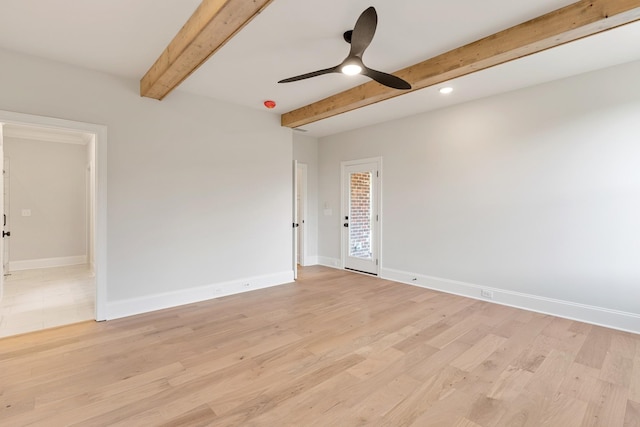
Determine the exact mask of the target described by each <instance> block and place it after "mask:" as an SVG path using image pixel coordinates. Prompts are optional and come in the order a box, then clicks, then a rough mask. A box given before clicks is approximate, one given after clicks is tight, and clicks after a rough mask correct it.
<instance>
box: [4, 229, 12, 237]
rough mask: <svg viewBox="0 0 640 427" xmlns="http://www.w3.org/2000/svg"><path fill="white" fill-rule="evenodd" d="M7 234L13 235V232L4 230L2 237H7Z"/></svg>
mask: <svg viewBox="0 0 640 427" xmlns="http://www.w3.org/2000/svg"><path fill="white" fill-rule="evenodd" d="M5 236H7V237H11V232H10V231H4V230H2V237H5Z"/></svg>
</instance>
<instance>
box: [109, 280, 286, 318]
mask: <svg viewBox="0 0 640 427" xmlns="http://www.w3.org/2000/svg"><path fill="white" fill-rule="evenodd" d="M291 282H293V271H284V272H281V273H275V274H268V275H264V276H255V277H247V278H244V279H238V280H233V281H229V282H221V283H216V284H213V285H205V286H199V287H197V288H190V289H184V290H180V291H173V292H164V293H161V294H155V295H148V296H144V297H140V298H131V299H126V300H121V301H113V302H108V303H107V319H108V320H111V319H119V318H121V317H127V316H133V315H136V314H141V313H148V312H151V311H156V310H163V309H166V308H171V307H177V306H180V305H184V304H192V303H195V302H200V301H206V300H210V299H214V298H220V297H223V296H227V295H234V294H239V293H243V292H249V291H254V290H256V289H263V288H269V287H272V286H278V285H284V284H286V283H291Z"/></svg>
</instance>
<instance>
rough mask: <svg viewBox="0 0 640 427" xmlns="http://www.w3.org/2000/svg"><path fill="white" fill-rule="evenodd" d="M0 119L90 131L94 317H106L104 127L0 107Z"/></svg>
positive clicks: (20, 123)
mask: <svg viewBox="0 0 640 427" xmlns="http://www.w3.org/2000/svg"><path fill="white" fill-rule="evenodd" d="M0 123H5V124H14V125H26V126H36V127H40V128H50V129H58V130H71V131H76V132H77V131H79V132H85V133H88V134H92V135H93V137H92V140H93V144H94V150H93V152H94V159H93V161H94V165H95V171H94V177H95V188H94V195H95V196H94V200H93V203H94V206H93V212H94V224H93V236H94V242H93V259H94V261H95V268H94V271H95V289H96V300H95V319H96V320H98V321H101V320H106V319H107V311H106V309H107V127H106V126H104V125H98V124H93V123H85V122H76V121H72V120H65V119H58V118H54V117H46V116H37V115H32V114H24V113H16V112H12V111H5V110H0Z"/></svg>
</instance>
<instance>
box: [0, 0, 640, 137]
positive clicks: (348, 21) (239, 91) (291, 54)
mask: <svg viewBox="0 0 640 427" xmlns="http://www.w3.org/2000/svg"><path fill="white" fill-rule="evenodd" d="M199 3H200V1H198V0H135V1H131V0H109V1H105V0H82V1H78V0H0V11H1V14H0V47H3V48H6V49H10V50H14V51H20V52H25V53H28V54H32V55H36V56H40V57H45V58H49V59H53V60H56V61H61V62H66V63H70V64H74V65H77V66H81V67H85V68H90V69H94V70H100V71H104V72H107V73H110V74H115V75H120V76H123V77H127V78H132V79H140V78H141V77H142V76H143V75H144V73H145V72H146V71H147V69H148V68H149V67H150V66H151V64H152V63H153V62H154V61H155V59H156V58H157V57H158V55H159V54H160V53H161V52H162V50H163V49H164V48H165V46H166V45H167V44H168V43H169V42H170V41H171V39H172V38H173V36H174V35H175V34H176V33H177V32H178V30H179V29H180V27H181V26H182V25H183V24H184V23H185V22H186V20H187V19H188V17H189V16H190V15H191V14H192V13H193V11H194V10H195V8H196V7H197V6H198V4H199ZM570 3H573V1H572V0H537V1H535V2H524V1H513V0H483V1H477V0H448V1H446V2H445V1H441V0H395V1H388V0H387V1H383V0H367V1H364V0H350V1H344V0H323V1H319V0H315V1H313V0H274V1H273V3H272V4H271V5H269V6H268V7H267V8H266V9H265V10H264V11H263V12H262V13H261V14H260V15H259V16H258V17H256V18H255V19H254V20H253V21H252V22H251V23H250V24H249V25H247V26H246V27H245V28H244V29H243V30H242V31H241V32H240V33H239V34H238V35H236V36H235V37H234V38H233V39H232V40H231V41H230V42H229V43H227V45H226V46H224V47H223V48H222V49H220V51H219V52H217V53H216V54H215V55H214V56H213V57H211V58H210V59H209V61H208V62H207V63H206V64H204V65H203V66H202V67H201V68H200V69H199V70H198V71H196V72H195V73H194V74H193V75H192V76H190V77H189V78H188V79H187V81H186V82H184V83H183V84H182V85H181V86H180V87H179V89H178V90H183V91H188V92H192V93H197V94H200V95H204V96H209V97H212V98H216V99H220V100H224V101H228V102H232V103H235V104H240V105H245V106H248V107H251V108H260V109H264V107H263V106H262V103H263V101H265V100H267V99H273V100H275V101H276V102H277V104H278V106H277V107H276V108H275V109H274V110H273V111H272V113H273V114H282V113H284V112H287V111H290V110H292V109H295V108H297V107H301V106H303V105H306V104H309V103H312V102H314V101H317V100H319V99H322V98H324V97H326V96H329V95H332V94H334V93H337V92H339V91H342V90H345V89H348V88H350V87H353V86H356V85H358V84H360V83H362V82H365V81H367V80H366V78H364V77H362V76H355V77H347V76H344V75H341V74H329V75H325V76H321V77H316V78H313V79H310V80H304V81H300V82H295V83H288V84H277V83H276V82H277V81H278V80H280V79H283V78H286V77H291V76H294V75H297V74H302V73H305V72H309V71H314V70H317V69H321V68H327V67H330V66H333V65H337V64H338V63H340V62H341V61H342V60H343V59H344V57H345V56H346V55H347V53H348V50H349V46H348V45H347V44H346V43H345V42H344V41H343V40H342V33H343V32H344V31H346V30H349V29H351V28H352V27H353V24H354V23H355V21H356V19H357V18H358V16H359V14H360V13H361V12H362V11H363V10H364V9H366V8H367V7H368V6H371V5H373V6H375V7H376V9H377V11H378V18H379V19H378V30H377V32H376V36H375V37H374V39H373V42H372V44H371V46H370V47H369V49H368V50H367V52H366V53H365V55H364V60H365V63H366V64H367V65H369V66H370V67H371V68H375V69H378V70H381V71H386V72H393V71H395V70H398V69H401V68H404V67H406V66H409V65H412V64H414V63H416V62H420V61H423V60H425V59H428V58H430V57H432V56H435V55H437V54H440V53H443V52H446V51H448V50H451V49H453V48H455V47H458V46H461V45H464V44H466V43H469V42H472V41H474V40H477V39H479V38H482V37H484V36H487V35H489V34H492V33H495V32H497V31H500V30H502V29H505V28H508V27H510V26H513V25H516V24H519V23H521V22H523V21H526V20H528V19H531V18H533V17H536V16H539V15H541V14H544V13H546V12H549V11H551V10H555V9H558V8H560V7H563V6H566V5H568V4H570ZM638 59H640V23H635V24H631V25H627V26H625V27H622V28H619V29H616V30H612V31H609V32H606V33H603V34H601V35H598V36H593V37H589V38H587V39H583V40H580V41H578V42H574V43H571V44H568V45H564V46H561V47H559V48H555V49H551V50H548V51H546V52H543V53H540V54H536V55H532V56H529V57H526V58H523V59H521V60H518V61H513V62H511V63H508V64H505V65H501V66H498V67H494V68H492V69H489V70H486V71H482V72H479V73H476V74H473V75H470V76H466V77H462V78H460V79H456V80H455V81H452V82H451V86H453V87H454V88H455V89H456V90H455V91H454V92H453V93H452V94H451V95H449V96H446V97H444V96H442V95H440V94H439V93H437V90H436V89H437V88H427V89H423V90H420V91H416V92H413V93H411V94H407V95H403V96H401V97H397V98H394V99H392V100H388V101H385V102H381V103H378V104H374V105H371V106H369V107H366V108H362V109H360V110H356V111H353V112H350V113H346V114H343V115H340V116H337V117H334V118H329V119H325V120H322V121H320V122H317V123H313V124H310V125H306V126H304V129H306V130H308V135H312V136H325V135H330V134H333V133H337V132H342V131H345V130H349V129H355V128H358V127H362V126H366V125H369V124H373V123H378V122H381V121H385V120H390V119H394V118H399V117H403V116H408V115H412V114H417V113H419V112H423V111H428V110H432V109H436V108H442V107H444V106H448V105H452V104H455V103H460V102H465V101H469V100H472V99H477V98H480V97H484V96H489V95H491V94H495V93H501V92H505V91H508V90H513V89H517V88H521V87H526V86H531V85H535V84H538V83H542V82H546V81H550V80H555V79H559V78H563V77H567V76H570V75H575V74H579V73H582V72H586V71H591V70H595V69H599V68H604V67H608V66H612V65H615V64H620V63H624V62H629V61H633V60H638ZM170 97H171V95H169V97H168V98H170ZM165 102H166V101H165Z"/></svg>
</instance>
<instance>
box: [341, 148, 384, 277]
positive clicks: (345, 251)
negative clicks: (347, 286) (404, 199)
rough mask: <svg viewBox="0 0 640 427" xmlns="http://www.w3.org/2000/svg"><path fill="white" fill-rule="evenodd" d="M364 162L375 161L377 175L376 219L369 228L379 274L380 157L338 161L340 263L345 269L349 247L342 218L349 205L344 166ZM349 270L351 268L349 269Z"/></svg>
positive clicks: (380, 218)
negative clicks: (372, 235) (372, 237)
mask: <svg viewBox="0 0 640 427" xmlns="http://www.w3.org/2000/svg"><path fill="white" fill-rule="evenodd" d="M365 163H376V165H377V170H378V175H377V177H376V179H377V185H375V186H374V187H375V192H374V197H375V198H376V204H375V206H376V208H375V209H376V211H377V212H374V214H375V215H377V221H374V222H373V225H372V227H371V230H372V231H373V232H374V236H375V238H374V239H373V245H372V249H373V250H374V257H375V259H376V260H377V263H376V272H375V275H377V276H380V268H381V267H382V177H383V173H382V157H370V158H366V159H358V160H347V161H342V162H340V263H341V267H342V269H346V260H347V254H348V253H349V248H347V247H346V245H345V242H346V236H347V233H348V231H349V229H348V228H346V227H343V222H344V221H343V219H344V217H345V216H346V215H347V210H348V205H349V202H348V200H349V192H348V191H347V176H346V168H347V167H349V166H357V165H361V164H365ZM350 271H351V270H350Z"/></svg>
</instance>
